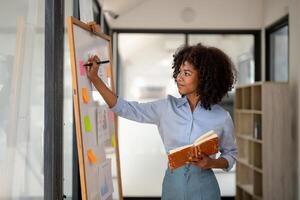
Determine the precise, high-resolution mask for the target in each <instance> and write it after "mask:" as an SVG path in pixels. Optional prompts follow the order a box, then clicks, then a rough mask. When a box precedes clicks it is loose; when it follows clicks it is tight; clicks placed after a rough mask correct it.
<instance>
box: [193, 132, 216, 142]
mask: <svg viewBox="0 0 300 200" xmlns="http://www.w3.org/2000/svg"><path fill="white" fill-rule="evenodd" d="M215 137H218V135H217V134H216V133H215V132H214V131H213V130H211V131H209V132H207V133H205V134H204V135H202V136H200V137H199V138H198V139H197V140H196V141H195V142H194V145H198V144H202V143H204V142H205V141H207V140H210V139H212V138H215Z"/></svg>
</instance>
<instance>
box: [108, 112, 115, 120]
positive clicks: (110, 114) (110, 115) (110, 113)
mask: <svg viewBox="0 0 300 200" xmlns="http://www.w3.org/2000/svg"><path fill="white" fill-rule="evenodd" d="M109 119H110V121H111V122H113V121H114V119H115V116H114V113H113V112H111V111H110V112H109Z"/></svg>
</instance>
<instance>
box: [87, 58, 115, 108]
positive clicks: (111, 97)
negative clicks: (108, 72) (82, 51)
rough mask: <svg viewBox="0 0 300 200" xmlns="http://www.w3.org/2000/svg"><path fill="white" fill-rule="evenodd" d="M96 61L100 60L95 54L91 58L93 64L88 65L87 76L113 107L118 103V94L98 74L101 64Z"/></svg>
mask: <svg viewBox="0 0 300 200" xmlns="http://www.w3.org/2000/svg"><path fill="white" fill-rule="evenodd" d="M96 61H100V59H99V58H98V57H97V56H93V57H91V58H90V59H89V62H91V63H92V64H93V65H92V66H88V67H87V70H86V73H87V77H88V78H89V79H90V81H91V82H92V83H93V85H94V86H95V88H96V89H97V90H98V92H99V93H100V94H101V96H102V97H103V99H104V101H105V102H106V103H107V105H108V106H109V108H112V107H113V106H115V105H116V103H117V95H116V94H115V93H114V92H113V91H111V90H110V89H109V88H108V87H107V86H106V85H105V83H104V82H103V81H102V80H101V79H100V77H99V76H98V70H99V64H97V63H96Z"/></svg>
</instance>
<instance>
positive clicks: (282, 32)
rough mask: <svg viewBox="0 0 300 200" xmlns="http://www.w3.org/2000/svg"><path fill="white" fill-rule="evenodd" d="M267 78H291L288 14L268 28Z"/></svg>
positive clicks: (278, 79) (269, 79) (277, 79)
mask: <svg viewBox="0 0 300 200" xmlns="http://www.w3.org/2000/svg"><path fill="white" fill-rule="evenodd" d="M266 49H267V52H266V55H267V58H266V59H267V60H266V61H267V62H266V80H268V81H288V80H289V60H288V59H289V25H288V16H287V17H284V18H283V19H281V20H279V21H278V22H277V23H275V24H274V25H272V26H271V27H269V28H268V29H267V30H266Z"/></svg>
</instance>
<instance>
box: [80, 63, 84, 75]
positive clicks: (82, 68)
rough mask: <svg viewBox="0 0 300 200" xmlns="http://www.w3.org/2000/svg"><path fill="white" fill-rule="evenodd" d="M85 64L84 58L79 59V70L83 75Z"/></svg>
mask: <svg viewBox="0 0 300 200" xmlns="http://www.w3.org/2000/svg"><path fill="white" fill-rule="evenodd" d="M83 65H84V62H83V60H80V61H79V67H80V68H79V70H80V75H81V76H85V67H84V66H83Z"/></svg>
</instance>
